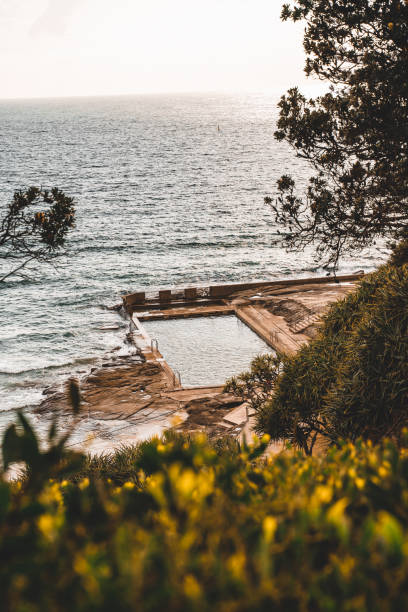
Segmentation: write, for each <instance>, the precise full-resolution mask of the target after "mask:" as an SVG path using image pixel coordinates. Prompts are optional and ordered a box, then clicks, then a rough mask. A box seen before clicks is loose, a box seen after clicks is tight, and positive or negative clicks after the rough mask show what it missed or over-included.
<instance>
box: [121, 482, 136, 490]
mask: <svg viewBox="0 0 408 612" xmlns="http://www.w3.org/2000/svg"><path fill="white" fill-rule="evenodd" d="M123 488H124V489H134V488H135V483H134V482H125V484H124V485H123Z"/></svg>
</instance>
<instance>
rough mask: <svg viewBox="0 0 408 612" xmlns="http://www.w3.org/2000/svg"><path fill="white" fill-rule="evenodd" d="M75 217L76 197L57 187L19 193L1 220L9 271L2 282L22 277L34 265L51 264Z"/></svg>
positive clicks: (1, 251) (0, 255)
mask: <svg viewBox="0 0 408 612" xmlns="http://www.w3.org/2000/svg"><path fill="white" fill-rule="evenodd" d="M44 205H46V206H48V208H44ZM74 217H75V208H74V200H73V198H70V197H68V196H66V195H65V194H64V193H63V192H62V191H60V190H59V189H57V188H56V187H54V188H53V189H51V190H50V191H47V190H42V189H39V188H38V187H30V188H29V189H27V190H26V191H16V192H15V193H14V196H13V199H12V201H11V203H10V204H8V206H7V208H6V213H5V215H4V217H3V219H2V220H1V221H0V259H2V260H3V261H4V262H5V263H6V269H7V270H6V271H5V272H4V273H3V274H2V275H1V276H0V282H3V281H5V280H6V279H7V278H9V277H10V276H12V275H13V274H20V275H21V274H22V271H23V269H24V268H25V267H26V266H27V265H28V264H29V263H30V262H33V261H36V262H41V263H50V262H51V261H52V260H53V259H55V258H56V257H58V256H59V255H60V254H61V249H62V247H63V246H64V244H65V238H66V235H67V232H68V231H69V230H70V229H71V228H72V227H73V226H74ZM16 264H17V265H16Z"/></svg>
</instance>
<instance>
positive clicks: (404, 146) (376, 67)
mask: <svg viewBox="0 0 408 612" xmlns="http://www.w3.org/2000/svg"><path fill="white" fill-rule="evenodd" d="M281 17H282V19H283V20H284V21H285V20H288V19H291V20H293V21H299V20H305V21H306V28H305V36H304V48H305V51H306V65H305V72H306V74H307V75H312V76H315V77H317V78H319V79H322V80H323V81H326V82H328V83H330V90H329V92H328V93H327V94H326V95H323V96H320V97H317V98H316V99H309V100H308V99H306V98H305V97H304V96H303V95H301V93H300V92H299V90H298V89H297V88H294V89H290V90H289V91H288V92H287V94H286V95H284V96H283V97H282V98H281V100H280V103H279V107H280V116H279V121H278V129H277V131H276V132H275V137H276V138H277V140H286V141H287V142H288V143H289V144H290V145H291V146H292V147H293V148H294V149H295V151H296V153H297V155H298V156H300V157H302V158H304V159H305V160H307V161H308V162H310V164H311V166H312V168H313V169H314V171H315V172H314V176H313V177H312V178H311V179H310V182H309V186H308V188H307V191H306V193H305V194H304V195H303V196H299V195H298V194H297V193H296V185H295V181H294V179H293V178H292V177H291V176H287V175H285V176H282V177H281V178H280V179H279V181H278V185H277V186H278V192H277V197H275V198H271V197H267V198H265V201H266V202H267V203H268V204H270V205H271V206H272V209H273V211H274V216H275V219H276V221H277V222H278V223H280V224H283V225H284V226H286V228H287V233H286V234H285V236H284V241H285V243H286V245H287V247H288V248H290V249H299V248H303V247H304V246H305V245H307V244H315V246H316V247H317V252H318V254H319V256H320V258H323V259H324V260H325V261H326V263H327V264H333V265H334V266H336V265H337V262H338V259H339V256H340V255H341V253H343V252H344V251H352V250H359V249H361V248H363V247H365V246H368V245H370V244H372V242H373V241H374V240H375V239H376V238H378V237H385V238H388V239H395V240H397V241H398V240H400V239H404V238H408V184H407V175H408V161H407V153H408V78H407V72H408V2H407V0H405V1H404V0H402V1H396V0H395V1H394V0H359V1H358V2H357V1H356V0H336V1H335V2H334V1H332V0H295V1H294V2H292V3H291V4H290V5H289V4H286V5H284V7H283V9H282V15H281Z"/></svg>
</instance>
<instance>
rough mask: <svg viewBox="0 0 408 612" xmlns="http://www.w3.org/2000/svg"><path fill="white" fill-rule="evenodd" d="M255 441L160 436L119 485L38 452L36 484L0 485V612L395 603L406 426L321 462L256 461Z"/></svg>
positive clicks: (399, 595)
mask: <svg viewBox="0 0 408 612" xmlns="http://www.w3.org/2000/svg"><path fill="white" fill-rule="evenodd" d="M267 442H268V438H267V437H266V438H265V439H263V440H262V441H257V440H255V441H254V443H253V444H252V445H249V446H247V445H243V447H242V448H241V449H240V450H237V449H236V450H235V452H232V453H231V452H222V451H221V452H218V453H216V452H215V450H214V448H213V447H211V446H210V445H209V444H208V443H207V441H206V439H205V437H204V436H198V437H195V438H192V439H191V440H190V441H186V440H185V439H183V438H181V437H177V436H175V435H174V434H173V436H170V437H168V438H166V439H163V440H161V439H158V438H155V439H152V440H151V441H149V442H145V443H143V444H142V445H139V448H138V450H137V452H135V449H133V450H132V451H131V452H130V457H129V465H132V464H133V473H134V474H137V479H135V478H133V479H132V480H129V481H125V482H124V483H123V484H121V485H120V486H118V484H117V483H115V482H113V481H112V480H111V479H110V478H105V479H104V478H101V477H100V476H101V475H100V474H99V476H98V477H97V478H93V477H89V478H88V477H86V478H82V479H81V480H80V481H79V482H76V481H73V480H68V479H62V478H61V477H60V476H58V473H57V472H56V471H55V469H51V468H50V465H52V459H51V458H50V465H49V467H48V469H46V470H44V469H43V468H41V469H39V483H41V487H40V488H36V489H35V490H34V489H33V488H32V487H30V486H29V484H28V483H27V481H22V482H15V483H6V482H4V481H3V482H1V483H0V533H1V538H0V554H1V558H2V559H7V563H3V564H2V565H1V567H0V588H1V592H2V605H3V607H4V609H7V610H8V611H10V612H14V611H22V610H24V611H25V610H29V611H30V612H36V611H42V610H58V612H60V611H61V612H63V611H64V610H67V611H71V610H78V611H81V612H82V611H88V610H89V611H91V610H111V609H115V610H118V612H120V611H121V610H123V611H125V610H135V609H137V610H147V611H154V610H158V609H162V608H165V609H168V610H180V611H181V610H183V611H188V610H197V611H198V610H199V611H200V612H201V611H203V612H205V611H206V610H208V611H210V610H214V609H217V610H231V611H232V610H237V611H238V610H265V609H274V610H285V611H286V610H313V611H314V610H358V611H364V610H367V611H368V610H369V611H370V612H371V611H376V610H385V609H387V610H399V609H405V607H406V606H407V605H408V550H407V547H406V541H407V538H408V530H407V524H408V495H407V490H408V488H407V487H408V448H407V446H408V434H407V436H406V437H405V438H404V440H403V443H402V448H401V449H397V448H396V447H395V446H394V445H393V444H391V443H389V442H386V443H384V444H383V445H382V446H379V447H377V448H375V447H373V446H372V444H371V443H370V442H369V443H363V442H358V443H357V444H356V445H352V444H350V443H347V444H346V443H344V444H342V445H341V446H340V448H333V449H331V450H330V451H329V453H328V455H327V456H325V457H321V458H316V457H304V455H302V454H300V453H294V452H291V451H290V450H288V451H286V452H284V453H282V454H280V455H279V456H277V457H274V458H268V459H263V458H262V454H263V453H264V451H265V448H266V446H267ZM122 452H125V451H122ZM51 471H54V473H55V476H56V478H52V479H49V477H48V476H49V474H50V472H51Z"/></svg>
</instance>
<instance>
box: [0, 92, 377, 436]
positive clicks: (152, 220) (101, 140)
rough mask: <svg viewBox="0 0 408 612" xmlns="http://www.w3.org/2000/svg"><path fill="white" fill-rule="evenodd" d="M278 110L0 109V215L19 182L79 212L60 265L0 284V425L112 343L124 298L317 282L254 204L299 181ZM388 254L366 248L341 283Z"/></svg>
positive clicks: (36, 103)
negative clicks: (231, 284) (287, 180)
mask: <svg viewBox="0 0 408 612" xmlns="http://www.w3.org/2000/svg"><path fill="white" fill-rule="evenodd" d="M276 104H277V99H276V98H274V97H268V96H265V95H253V94H251V95H215V94H208V95H201V94H200V95H198V94H194V95H156V96H147V95H146V96H126V97H109V98H76V99H75V98H71V99H53V100H24V101H1V102H0V130H1V132H0V194H1V196H0V214H1V211H2V210H3V209H4V206H5V205H6V204H7V202H9V201H10V199H11V197H12V195H13V192H14V190H17V189H25V188H27V187H28V186H30V185H38V186H43V187H52V186H57V187H59V188H60V189H62V190H63V191H64V192H65V193H66V194H67V195H70V196H74V197H75V200H76V209H77V214H76V228H75V230H74V231H73V232H72V233H71V235H70V236H69V239H68V245H67V246H68V253H67V255H66V256H64V257H62V258H61V259H60V260H59V262H58V264H57V268H56V269H54V268H52V267H47V266H44V265H38V267H37V268H36V269H35V270H33V271H32V272H31V277H30V278H29V279H24V280H21V279H17V278H10V280H9V282H6V283H4V284H2V285H1V286H0V300H1V308H0V347H1V351H0V396H1V399H2V401H1V404H0V411H2V412H1V413H2V416H1V419H0V424H1V422H3V423H5V422H8V421H9V420H10V419H11V418H12V417H13V415H14V411H15V410H16V409H17V408H22V407H26V408H30V407H32V406H34V405H35V404H37V403H38V402H39V401H40V400H41V398H42V397H43V396H42V392H43V390H44V388H46V387H47V386H49V385H50V384H54V383H55V382H58V381H62V380H64V379H65V378H67V377H68V376H69V375H72V374H76V373H79V374H81V373H83V372H86V371H87V370H88V369H89V368H90V366H91V365H92V364H95V363H97V362H98V361H99V360H100V359H101V358H102V356H104V355H105V354H106V353H108V352H109V351H112V350H113V349H115V348H116V347H118V346H121V345H122V344H123V340H124V333H125V328H126V323H125V321H121V320H120V318H119V317H118V315H117V313H115V312H112V311H109V310H107V309H106V307H107V306H110V305H113V304H115V303H118V302H120V301H121V295H122V294H124V293H128V292H132V291H135V290H137V289H140V288H151V289H154V288H158V287H168V286H180V285H190V284H192V285H194V284H207V283H210V282H224V281H240V280H250V279H253V280H256V279H279V278H289V277H291V278H292V277H302V276H305V275H306V276H313V275H316V276H318V275H324V273H325V271H324V270H323V269H322V268H321V267H320V266H319V264H318V263H317V262H316V257H315V255H314V253H313V251H312V250H307V251H305V252H302V253H289V254H288V253H286V252H285V251H284V250H282V248H281V247H280V246H279V244H278V229H279V228H277V227H276V226H275V225H274V222H273V218H272V215H271V212H270V210H269V209H268V207H267V206H266V205H265V204H264V202H263V198H264V196H265V195H268V194H273V192H274V186H275V182H276V180H277V178H278V177H279V176H280V175H281V174H283V173H291V174H292V175H293V176H294V177H295V178H296V180H297V182H298V184H299V186H300V187H302V186H304V185H305V183H306V181H307V179H308V177H309V174H310V169H309V167H308V166H307V164H306V163H305V161H304V160H301V159H299V158H296V156H295V154H294V152H293V151H292V150H291V149H290V148H289V147H288V146H287V145H286V144H285V143H278V142H276V141H275V140H274V138H273V133H274V130H275V126H276V120H277V107H276ZM385 257H386V251H385V249H384V248H379V247H376V248H375V249H374V248H373V249H371V250H367V251H366V252H364V253H362V254H361V255H360V256H359V257H358V258H356V257H354V258H353V259H348V258H345V259H344V260H343V261H342V262H341V266H340V270H339V272H340V273H349V272H353V271H356V270H358V269H361V268H362V269H364V270H366V271H369V270H372V269H373V268H374V267H376V266H377V265H378V264H379V263H381V262H382V261H383V260H384V259H385ZM116 324H119V326H120V329H118V330H110V331H101V330H100V327H103V326H109V325H116Z"/></svg>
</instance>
